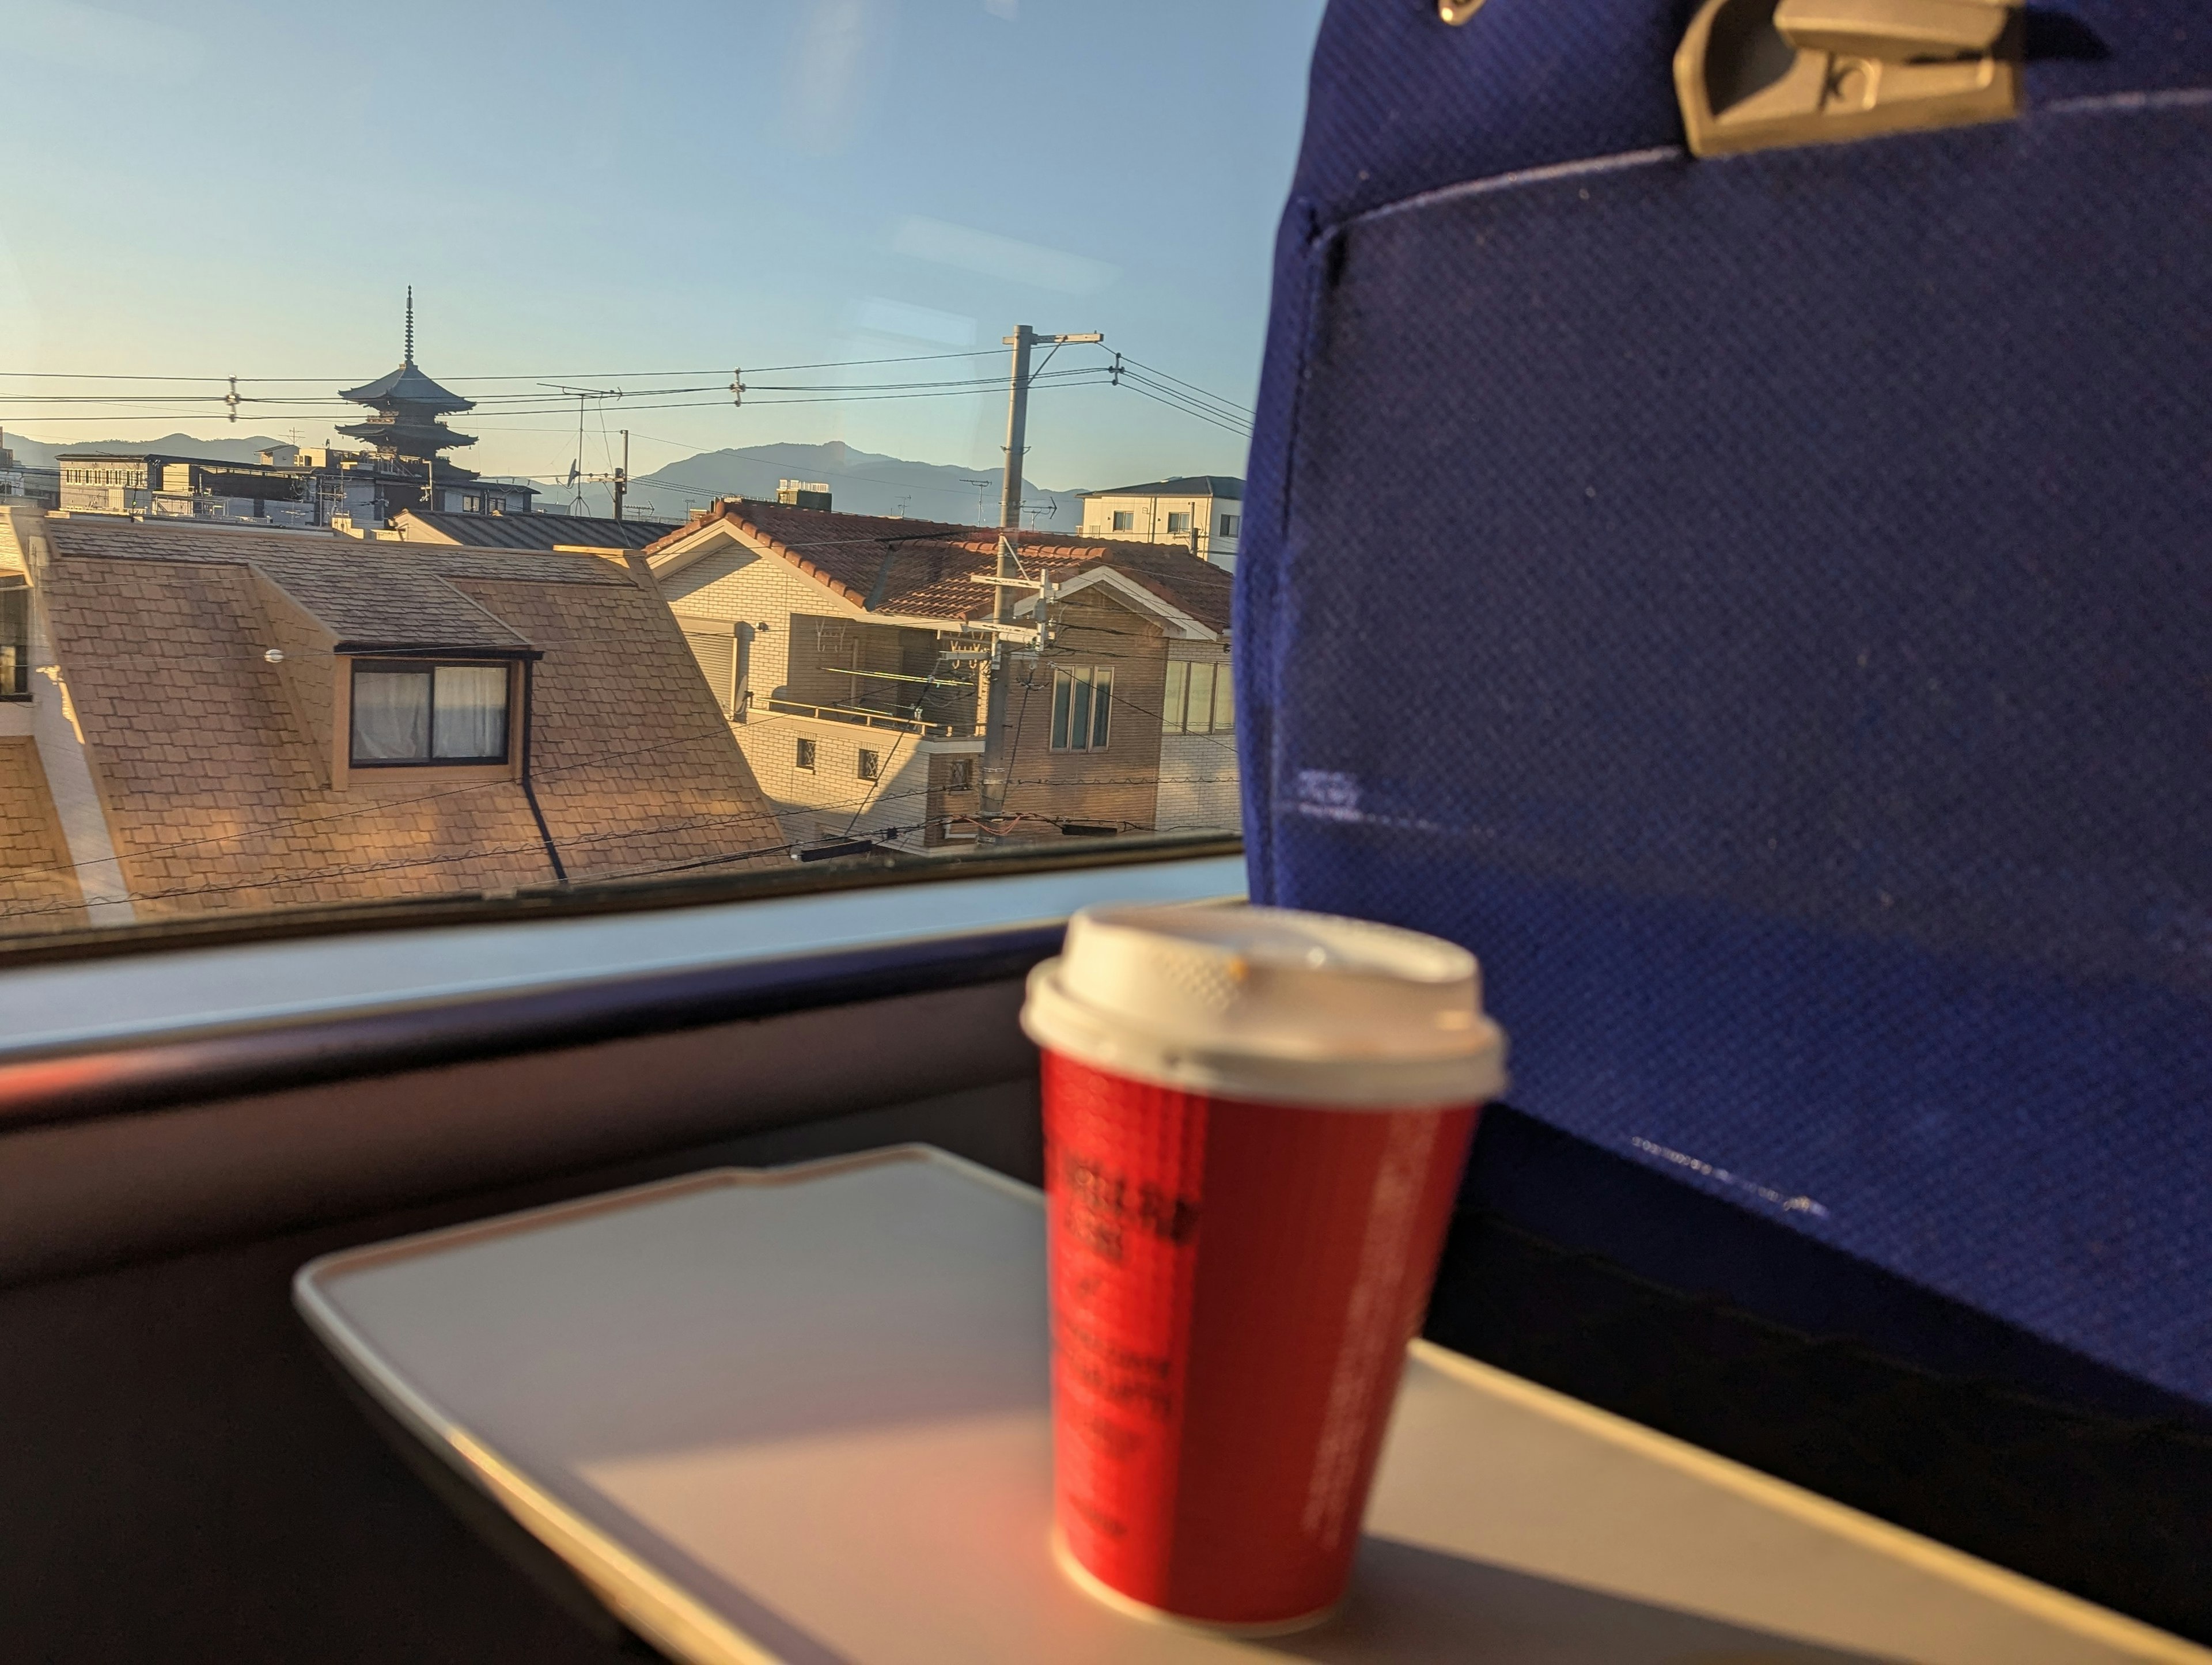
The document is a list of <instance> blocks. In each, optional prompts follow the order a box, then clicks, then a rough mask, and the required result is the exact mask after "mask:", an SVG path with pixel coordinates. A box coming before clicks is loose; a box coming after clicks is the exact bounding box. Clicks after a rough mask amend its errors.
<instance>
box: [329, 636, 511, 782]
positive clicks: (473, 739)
mask: <svg viewBox="0 0 2212 1665" xmlns="http://www.w3.org/2000/svg"><path fill="white" fill-rule="evenodd" d="M510 674H511V667H509V666H507V665H482V664H477V665H426V664H423V663H421V662H419V661H416V660H404V659H402V660H390V659H384V660H379V659H362V660H356V662H355V665H354V667H353V750H352V762H353V766H354V767H355V768H356V769H380V768H386V767H390V766H392V765H397V764H405V763H505V762H506V761H507V702H508V685H507V684H508V678H509V676H510Z"/></svg>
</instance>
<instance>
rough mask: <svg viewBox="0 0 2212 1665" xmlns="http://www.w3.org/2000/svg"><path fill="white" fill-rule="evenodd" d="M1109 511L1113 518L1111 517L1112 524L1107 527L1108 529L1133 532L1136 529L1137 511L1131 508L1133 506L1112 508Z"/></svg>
mask: <svg viewBox="0 0 2212 1665" xmlns="http://www.w3.org/2000/svg"><path fill="white" fill-rule="evenodd" d="M1110 513H1112V515H1113V517H1114V519H1113V524H1112V526H1110V527H1109V530H1110V531H1113V532H1134V531H1136V529H1137V511H1136V510H1134V509H1133V508H1117V509H1114V510H1112V511H1110Z"/></svg>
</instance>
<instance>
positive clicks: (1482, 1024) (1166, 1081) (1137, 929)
mask: <svg viewBox="0 0 2212 1665" xmlns="http://www.w3.org/2000/svg"><path fill="white" fill-rule="evenodd" d="M1022 1027H1023V1029H1024V1030H1025V1031H1027V1033H1028V1035H1029V1037H1030V1039H1031V1040H1033V1041H1035V1042H1036V1043H1037V1044H1038V1045H1039V1046H1042V1047H1049V1048H1052V1049H1053V1050H1054V1052H1057V1053H1061V1054H1065V1055H1066V1056H1068V1057H1071V1058H1073V1059H1076V1060H1079V1061H1080V1062H1083V1063H1085V1064H1089V1065H1091V1066H1094V1067H1096V1068H1098V1069H1104V1070H1111V1071H1113V1072H1114V1073H1116V1074H1120V1075H1128V1076H1133V1077H1136V1078H1138V1079H1141V1080H1146V1081H1152V1082H1157V1083H1159V1084H1161V1085H1165V1086H1172V1087H1182V1088H1186V1089H1188V1090H1191V1091H1200V1092H1209V1093H1218V1094H1220V1095H1222V1096H1223V1097H1231V1098H1243V1099H1256V1100H1259V1101H1261V1102H1262V1103H1291V1104H1316V1105H1329V1106H1334V1107H1337V1108H1340V1109H1385V1108H1389V1109H1417V1108H1422V1107H1427V1106H1436V1105H1444V1104H1469V1103H1482V1102H1483V1101H1485V1100H1486V1099H1490V1098H1493V1097H1497V1095H1498V1093H1500V1092H1502V1091H1504V1087H1505V1036H1504V1033H1503V1031H1501V1030H1499V1029H1498V1025H1497V1024H1494V1023H1492V1022H1491V1021H1490V1019H1489V1018H1486V1017H1485V1016H1484V1015H1483V1011H1482V973H1481V969H1480V967H1478V966H1477V965H1476V964H1475V961H1474V955H1472V954H1470V953H1468V951H1466V950H1465V949H1463V948H1461V947H1459V946H1458V945H1455V944H1453V943H1449V942H1445V941H1443V940H1442V939H1439V938H1436V937H1428V936H1423V935H1422V934H1420V933H1419V932H1415V931H1401V930H1399V929H1397V928H1396V927H1392V926H1388V925H1370V924H1369V923H1367V922H1366V921H1362V920H1350V919H1339V918H1336V917H1334V915H1328V914H1303V913H1297V912H1293V911H1291V909H1288V908H1251V907H1246V906H1243V905H1242V904H1237V905H1231V906H1224V905H1219V904H1203V905H1195V906H1193V905H1182V906H1176V907H1159V906H1127V907H1107V908H1085V909H1084V910H1083V911H1082V912H1080V913H1079V914H1077V915H1075V917H1074V918H1073V920H1071V921H1068V927H1067V942H1066V947H1065V948H1064V949H1063V951H1061V953H1060V957H1059V958H1057V959H1052V960H1047V961H1046V962H1045V963H1043V964H1042V965H1040V966H1039V967H1037V968H1036V970H1035V971H1033V972H1031V973H1030V983H1029V1001H1028V1004H1027V1005H1026V1006H1024V1007H1023V1009H1022Z"/></svg>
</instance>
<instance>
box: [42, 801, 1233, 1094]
mask: <svg viewBox="0 0 2212 1665" xmlns="http://www.w3.org/2000/svg"><path fill="white" fill-rule="evenodd" d="M1233 849H1234V846H1233V845H1225V842H1223V841H1209V842H1206V843H1204V844H1201V845H1200V846H1198V848H1197V849H1196V850H1194V851H1185V850H1177V849H1176V848H1173V847H1168V848H1154V849H1151V850H1144V849H1139V850H1134V851H1130V852H1128V853H1127V854H1122V853H1121V852H1115V853H1112V854H1109V853H1107V852H1104V851H1099V850H1095V849H1086V850H1085V851H1084V852H1083V853H1082V854H1080V855H1078V856H1073V857H1071V856H1066V855H1060V856H1056V857H1055V856H1047V857H1044V858H1042V859H1040V860H1026V861H1025V860H1022V859H1020V858H1013V859H1011V860H1009V859H1004V858H993V859H991V860H989V861H988V862H979V863H978V864H977V866H975V867H969V866H968V865H967V864H966V863H957V862H946V863H945V865H944V866H936V865H935V864H931V865H929V866H919V867H916V866H908V867H905V868H902V869H900V870H897V871H896V872H889V873H880V874H876V875H874V876H873V881H871V880H870V879H869V878H868V876H867V875H866V874H860V875H854V879H856V880H857V881H858V882H848V883H846V884H843V885H842V887H841V888H836V889H830V890H822V889H815V890H810V891H808V892H806V893H804V894H799V895H781V896H774V895H772V896H764V897H761V898H758V899H752V900H741V901H727V900H722V901H716V902H707V903H700V904H696V905H691V906H672V905H663V906H659V907H653V906H649V905H648V906H645V907H639V906H638V905H636V904H635V902H633V903H632V905H631V906H630V907H629V908H624V909H622V910H621V911H610V912H605V913H599V914H586V915H582V916H574V915H566V916H564V915H550V916H541V917H536V918H531V917H523V918H519V919H518V918H514V917H513V916H512V909H513V906H514V904H513V903H512V902H510V903H505V904H498V905H497V906H496V907H495V908H493V909H492V910H491V911H490V912H489V916H488V917H485V916H483V915H479V916H478V917H479V918H481V919H482V920H483V922H479V923H467V924H453V923H446V924H440V925H429V926H422V927H416V928H390V929H386V930H382V931H378V932H374V933H362V932H359V931H355V932H351V933H346V934H343V935H331V934H319V935H289V936H284V937H281V938H277V939H274V940H266V941H252V942H242V943H241V942H234V943H228V944H223V945H214V946H178V947H170V948H168V949H167V951H162V952H143V951H142V952H137V953H118V954H112V955H108V956H106V957H100V958H97V959H92V960H79V961H77V962H76V963H59V964H57V963H52V960H51V958H48V957H46V956H40V959H41V960H44V961H45V963H27V964H21V965H19V966H15V967H7V968H5V969H0V1127H10V1126H22V1125H27V1124H32V1123H38V1122H46V1121H64V1120H73V1119H76V1118H77V1117H80V1116H83V1115H100V1114H104V1113H107V1112H111V1111H113V1110H118V1109H131V1108H153V1107H156V1106H159V1105H163V1104H173V1103H184V1102H189V1101H191V1100H193V1099H197V1098H202V1097H212V1096H215V1095H216V1094H219V1093H220V1094H231V1093H239V1092H259V1091H276V1090H277V1089H279V1088H283V1087H289V1086H294V1085H304V1084H306V1083H308V1082H312V1081H319V1080H332V1079H340V1078H343V1077H347V1076H353V1075H367V1074H377V1073H389V1072H392V1071H396V1070H400V1069H410V1068H419V1067H422V1066H427V1065H431V1064H439V1063H448V1062H453V1061H456V1060H461V1059H466V1058H478V1057H494V1056H499V1055H502V1054H513V1053H516V1052H522V1051H528V1050H532V1049H535V1048H541V1047H546V1046H555V1045H568V1046H573V1045H580V1044H584V1043H586V1042H592V1041H598V1040H606V1039H613V1038H617V1037H619V1036H629V1035H641V1034H652V1033H665V1032H671V1031H674V1030H684V1029H689V1028H696V1027H702V1026H705V1025H707V1024H721V1023H728V1022H732V1021H736V1020H739V1019H743V1018H752V1017H761V1016H767V1015H770V1014H772V1013H775V1012H792V1011H798V1010H804V1009H806V1008H808V1007H812V1006H829V1005H836V1004H840V1003H842V1002H845V1001H850V1000H870V999H878V998H882V997H884V996H886V995H889V994H902V993H908V992H911V991H913V990H915V989H918V988H946V987H959V986H961V985H963V984H964V983H969V982H975V981H987V980H992V979H999V978H1005V977H1008V976H1014V975H1020V974H1021V973H1022V972H1023V971H1024V970H1025V969H1027V967H1028V966H1029V965H1031V964H1034V963H1036V961H1037V960H1039V959H1042V957H1045V956H1046V955H1047V954H1049V953H1051V952H1053V951H1054V949H1055V948H1056V947H1057V945H1058V943H1059V940H1060V933H1061V930H1062V928H1063V927H1064V926H1065V924H1066V919H1067V916H1068V915H1070V914H1071V913H1073V911H1074V910H1075V909H1076V908H1081V907H1084V906H1086V905H1088V904H1091V903H1093V902H1106V901H1156V902H1193V901H1201V900H1208V899H1215V898H1227V897H1234V896H1243V894H1244V864H1243V858H1242V857H1241V856H1240V855H1236V854H1225V850H1233ZM1102 858H1103V859H1102ZM1000 860H1006V866H1008V867H1009V868H1010V869H1011V871H1007V872H998V873H994V872H991V871H989V869H990V866H994V865H997V863H998V862H999V861H1000ZM614 905H616V906H618V905H619V899H617V902H616V903H615V904H614ZM502 908H503V909H506V910H508V911H507V916H506V917H502V916H501V911H500V909H502ZM156 940H157V941H158V937H157V938H156Z"/></svg>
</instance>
